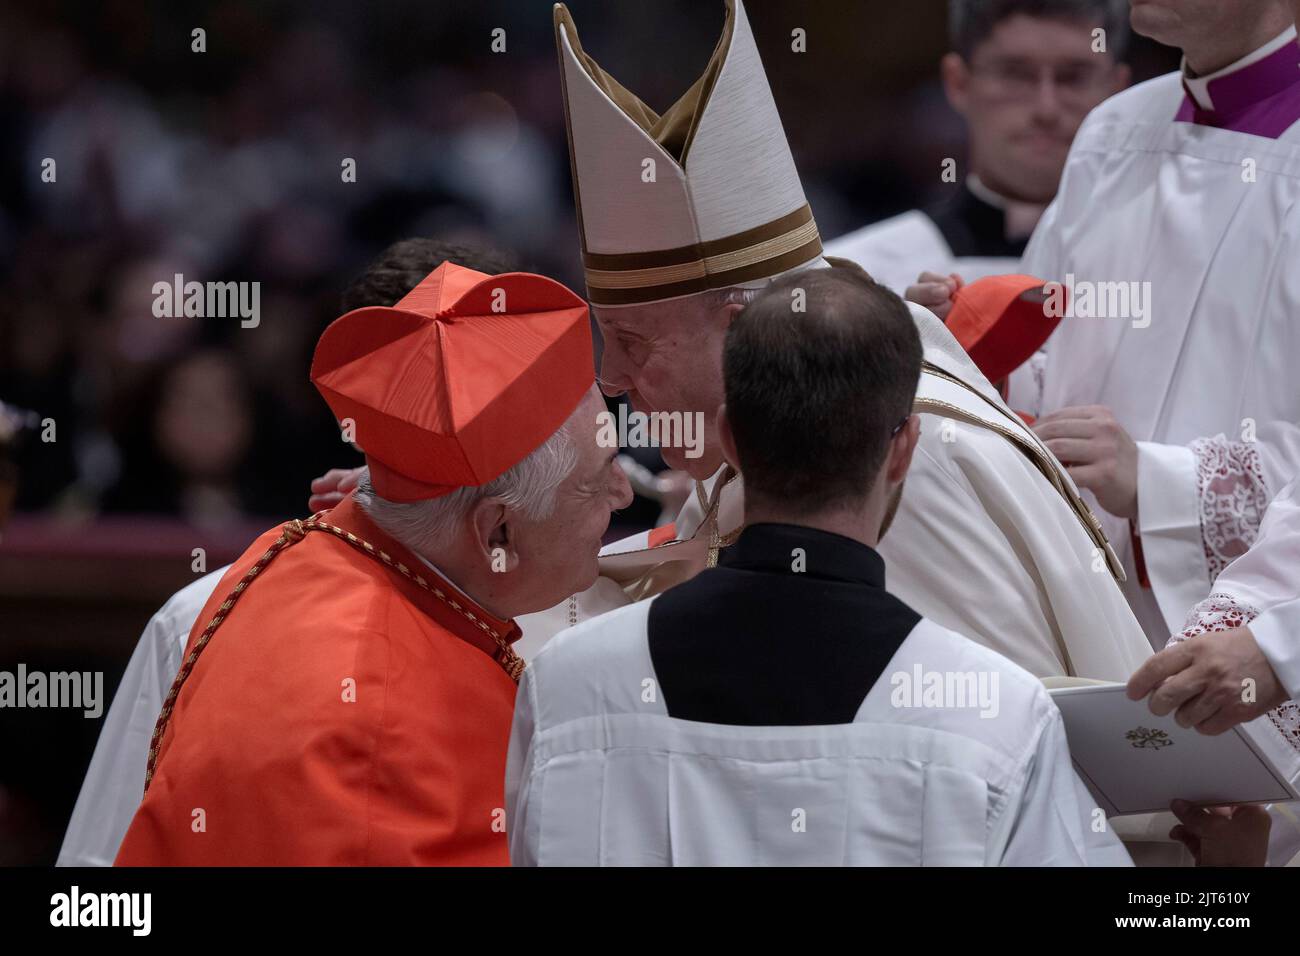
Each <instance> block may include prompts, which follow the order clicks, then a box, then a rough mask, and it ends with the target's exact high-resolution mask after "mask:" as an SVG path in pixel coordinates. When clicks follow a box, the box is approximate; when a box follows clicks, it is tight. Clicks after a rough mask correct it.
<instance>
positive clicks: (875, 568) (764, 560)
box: [718, 522, 885, 588]
mask: <svg viewBox="0 0 1300 956" xmlns="http://www.w3.org/2000/svg"><path fill="white" fill-rule="evenodd" d="M796 549H800V550H799V551H796ZM718 566H719V567H727V568H734V569H736V570H741V571H762V572H766V573H778V574H806V575H808V576H809V577H814V578H823V579H828V580H832V581H849V582H855V583H859V584H870V585H872V586H873V587H878V588H883V587H884V586H885V561H884V559H883V558H882V557H881V556H880V555H879V553H877V552H876V550H875V549H874V548H870V547H868V546H867V545H865V544H863V543H861V542H860V541H854V540H853V539H852V538H846V537H845V536H844V535H842V534H834V533H832V532H830V531H819V530H818V529H816V528H806V527H804V526H803V525H794V524H776V523H766V522H764V523H759V524H752V525H748V526H746V528H745V530H744V531H742V532H741V534H740V537H739V538H737V539H736V542H735V544H733V545H731V547H729V548H727V549H726V550H724V551H723V552H722V554H721V555H720V556H719V558H718Z"/></svg>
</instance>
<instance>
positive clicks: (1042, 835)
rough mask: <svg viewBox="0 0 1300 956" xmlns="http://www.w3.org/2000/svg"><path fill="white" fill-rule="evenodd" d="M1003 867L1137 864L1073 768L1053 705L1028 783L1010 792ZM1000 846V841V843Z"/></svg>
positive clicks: (1003, 826) (1000, 860) (1032, 758)
mask: <svg viewBox="0 0 1300 956" xmlns="http://www.w3.org/2000/svg"><path fill="white" fill-rule="evenodd" d="M1004 816H1005V817H1006V819H1005V820H1004V821H1000V823H999V828H1000V829H1001V830H1003V832H1006V834H1007V835H1006V838H1005V843H1004V844H1003V847H1002V852H1001V855H1000V857H999V858H998V859H994V860H990V861H989V862H990V863H994V864H997V865H999V866H1132V865H1133V861H1132V860H1131V859H1130V858H1129V855H1128V851H1127V850H1125V849H1124V844H1123V843H1121V842H1120V839H1119V837H1118V836H1116V835H1115V833H1114V832H1113V831H1112V830H1111V828H1110V822H1109V821H1108V820H1107V819H1106V817H1105V815H1104V814H1103V813H1102V811H1101V810H1100V808H1098V807H1097V806H1096V801H1094V800H1093V799H1092V797H1091V796H1090V795H1089V793H1088V789H1087V788H1086V787H1085V786H1084V785H1083V781H1081V780H1080V779H1079V776H1078V774H1076V773H1075V772H1074V766H1073V764H1072V763H1071V761H1070V750H1069V747H1068V746H1067V744H1066V739H1065V725H1064V723H1063V722H1062V720H1061V714H1060V711H1058V710H1057V709H1056V705H1055V704H1051V713H1050V714H1049V715H1048V716H1047V718H1046V719H1045V720H1044V722H1043V727H1042V730H1041V731H1040V732H1039V735H1038V741H1037V745H1036V746H1035V747H1034V748H1033V751H1032V755H1031V756H1030V758H1029V765H1028V769H1027V772H1026V776H1025V782H1024V785H1023V786H1022V787H1021V789H1020V791H1019V792H1018V793H1013V794H1011V795H1010V796H1009V798H1008V802H1007V808H1006V810H1005V811H1004ZM995 845H996V844H995Z"/></svg>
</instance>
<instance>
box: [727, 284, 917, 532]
mask: <svg viewBox="0 0 1300 956" xmlns="http://www.w3.org/2000/svg"><path fill="white" fill-rule="evenodd" d="M800 298H802V306H803V311H796V306H797V305H798V304H799V299H800ZM723 375H724V379H725V388H726V398H727V418H728V420H729V421H730V423H731V431H732V434H733V436H734V438H735V442H736V454H737V456H738V457H739V459H740V461H739V462H738V463H737V464H738V465H739V467H740V470H741V472H742V474H743V475H744V479H745V495H746V497H749V498H751V500H752V499H753V498H755V497H757V498H762V499H765V500H770V501H775V502H780V503H781V504H782V506H783V507H786V508H789V509H790V510H791V511H792V512H794V513H796V514H799V513H803V514H807V513H810V512H813V511H817V510H821V509H824V508H827V507H831V506H834V505H839V504H845V503H850V502H855V501H858V500H861V498H863V497H864V496H865V495H866V493H867V492H868V490H869V489H870V488H871V486H872V485H873V484H874V483H875V479H876V476H877V475H878V474H879V472H880V468H881V466H882V465H883V464H884V462H885V456H886V454H887V453H888V450H889V442H890V439H891V438H892V436H893V433H894V432H895V431H896V430H897V426H898V425H899V424H900V422H902V421H904V420H905V419H906V418H907V416H908V415H909V414H910V413H911V410H912V401H913V399H914V398H915V397H916V386H917V382H918V380H919V379H920V377H921V336H920V334H919V333H918V332H917V330H916V324H915V323H914V322H913V321H912V315H911V313H910V312H909V311H908V308H907V306H906V305H905V304H904V303H903V300H902V299H900V298H899V297H898V296H897V295H895V294H894V293H893V292H891V291H890V290H889V289H887V288H886V287H885V286H883V285H881V284H880V283H878V282H875V281H874V280H872V279H871V278H870V277H869V276H867V274H866V273H865V272H863V271H861V270H860V269H852V268H847V267H833V268H829V269H811V270H806V271H803V272H798V273H795V274H792V275H788V276H784V277H782V278H780V279H777V280H776V281H775V282H773V283H772V284H771V285H769V286H768V287H767V288H765V289H764V290H763V291H762V292H761V293H759V295H758V296H757V298H755V299H754V301H753V302H751V303H750V304H749V305H747V306H746V307H745V308H744V309H743V310H741V312H740V313H739V314H738V315H737V316H736V318H735V319H734V321H733V322H732V324H731V328H730V329H728V331H727V341H726V345H725V346H724V349H723Z"/></svg>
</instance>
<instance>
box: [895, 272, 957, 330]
mask: <svg viewBox="0 0 1300 956" xmlns="http://www.w3.org/2000/svg"><path fill="white" fill-rule="evenodd" d="M963 285H965V283H964V282H963V281H962V278H961V276H959V275H957V273H955V272H954V273H952V274H951V275H946V276H944V275H940V274H939V273H937V272H922V273H921V274H920V275H919V276H917V279H916V282H915V283H914V284H912V285H909V286H908V287H907V291H906V292H904V293H903V298H904V299H907V300H908V301H910V302H915V303H916V304H917V305H923V306H925V307H926V308H927V309H929V310H930V311H931V312H933V313H934V314H935V315H937V316H938V317H939V318H941V319H944V320H947V318H948V313H949V312H950V311H951V310H952V297H953V295H955V294H956V292H957V290H958V289H960V288H961V287H962V286H963Z"/></svg>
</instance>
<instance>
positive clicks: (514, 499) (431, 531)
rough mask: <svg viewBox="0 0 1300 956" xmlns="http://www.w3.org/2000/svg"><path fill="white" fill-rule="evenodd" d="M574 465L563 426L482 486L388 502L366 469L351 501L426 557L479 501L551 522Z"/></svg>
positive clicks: (575, 459) (570, 440) (568, 435)
mask: <svg viewBox="0 0 1300 956" xmlns="http://www.w3.org/2000/svg"><path fill="white" fill-rule="evenodd" d="M580 407H581V406H580ZM577 464H578V449H577V445H576V444H575V443H574V441H573V438H572V435H571V433H570V428H569V422H568V421H566V422H565V423H564V424H563V425H561V426H560V427H559V429H557V430H556V432H555V434H553V435H551V437H550V438H548V439H546V441H544V442H543V443H542V444H541V445H540V446H539V447H538V448H537V449H536V450H534V451H533V452H532V453H531V454H530V455H529V456H528V457H527V458H525V459H524V460H523V461H521V462H519V464H517V465H515V466H514V467H512V468H511V469H510V470H509V471H507V472H505V473H504V474H502V475H500V476H498V477H496V478H493V479H492V480H491V481H489V482H488V483H487V484H484V485H474V486H469V487H465V488H457V489H456V490H455V491H453V492H451V493H450V494H446V495H443V496H442V497H440V498H429V499H426V500H424V501H412V502H398V501H389V500H387V499H386V498H381V497H379V495H378V494H376V493H375V489H374V486H373V485H372V484H371V483H370V469H369V468H367V469H366V470H365V471H364V472H362V474H361V480H360V481H359V482H358V483H357V490H356V491H355V492H354V493H353V497H354V498H355V499H356V502H357V504H358V505H359V506H360V507H361V509H362V510H363V511H364V512H365V513H366V514H367V515H368V516H369V517H370V520H371V521H373V522H374V523H375V524H377V525H379V527H380V528H382V529H383V530H384V531H386V532H388V533H389V534H390V535H392V536H393V537H394V538H396V539H397V540H398V541H400V542H401V543H402V544H404V545H406V546H407V547H408V548H410V549H411V550H412V551H414V552H416V553H417V554H420V555H425V556H427V555H429V554H431V553H436V552H437V550H438V549H439V548H440V547H442V546H444V545H445V544H446V543H447V542H448V541H449V540H450V539H451V537H452V535H453V533H454V532H455V530H456V528H457V527H458V526H459V525H460V522H461V521H462V520H463V519H464V517H465V515H466V514H468V513H469V510H470V508H471V507H472V506H473V505H474V504H475V503H476V502H478V501H480V500H482V499H483V498H498V499H500V501H501V503H502V504H503V505H505V506H506V507H507V508H509V509H511V510H514V511H518V512H519V513H521V514H522V515H523V516H524V517H525V518H527V519H528V520H529V521H542V520H544V519H546V518H548V517H550V515H551V513H552V512H553V511H554V510H555V494H556V491H557V490H558V489H559V487H560V484H561V483H562V482H563V481H564V479H565V478H567V477H569V475H570V474H571V473H572V472H573V469H574V467H576V466H577Z"/></svg>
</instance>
